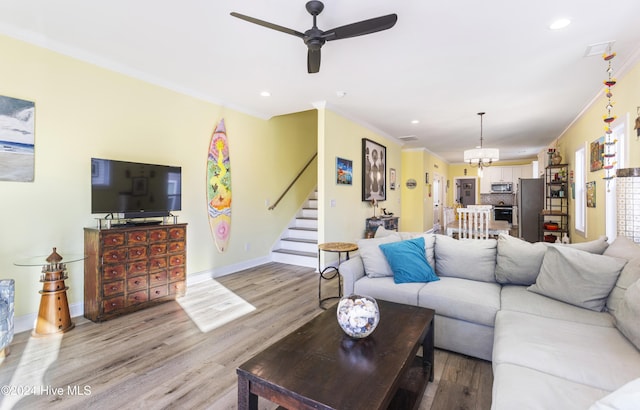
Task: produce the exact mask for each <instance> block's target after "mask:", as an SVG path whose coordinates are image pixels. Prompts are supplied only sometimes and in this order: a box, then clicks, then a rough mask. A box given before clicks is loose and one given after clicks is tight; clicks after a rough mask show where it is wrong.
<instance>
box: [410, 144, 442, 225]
mask: <svg viewBox="0 0 640 410" xmlns="http://www.w3.org/2000/svg"><path fill="white" fill-rule="evenodd" d="M427 173H428V174H429V184H427V183H426V181H425V176H426V175H425V174H427ZM436 174H438V175H440V176H442V178H443V184H444V187H445V188H444V197H443V201H444V202H445V203H444V206H448V205H447V204H448V203H449V199H448V197H449V191H451V188H449V189H448V190H447V189H446V183H447V180H448V179H449V178H450V172H449V166H448V164H447V163H446V162H445V161H444V160H442V159H441V158H440V157H438V156H436V155H433V154H432V153H430V152H428V151H427V150H424V149H415V150H412V149H407V150H403V151H402V176H403V177H402V180H400V182H399V184H400V189H401V192H402V215H403V218H402V220H401V221H400V229H401V230H403V231H412V232H424V231H426V230H428V229H431V228H432V227H433V223H434V193H433V179H434V178H435V176H436ZM409 179H415V181H416V183H417V185H416V187H415V188H413V189H409V188H407V186H406V182H407V180H409ZM449 186H450V187H451V183H450V184H449Z"/></svg>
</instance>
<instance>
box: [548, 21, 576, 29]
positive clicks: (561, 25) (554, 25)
mask: <svg viewBox="0 0 640 410" xmlns="http://www.w3.org/2000/svg"><path fill="white" fill-rule="evenodd" d="M569 24H571V20H569V19H558V20H556V21H554V22H553V23H551V25H550V26H549V28H550V29H551V30H560V29H562V28H565V27H567V26H568V25H569Z"/></svg>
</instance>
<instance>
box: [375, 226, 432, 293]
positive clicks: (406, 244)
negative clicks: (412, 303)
mask: <svg viewBox="0 0 640 410" xmlns="http://www.w3.org/2000/svg"><path fill="white" fill-rule="evenodd" d="M380 249H381V250H382V253H383V254H384V256H385V257H386V258H387V262H388V263H389V266H391V270H392V271H393V281H394V282H395V283H410V282H433V281H436V280H439V278H438V277H437V276H436V274H435V272H434V271H433V268H432V267H431V266H430V265H429V263H427V258H426V256H425V243H424V238H423V237H421V236H419V237H417V238H414V239H407V240H405V241H398V242H392V243H383V244H381V245H380Z"/></svg>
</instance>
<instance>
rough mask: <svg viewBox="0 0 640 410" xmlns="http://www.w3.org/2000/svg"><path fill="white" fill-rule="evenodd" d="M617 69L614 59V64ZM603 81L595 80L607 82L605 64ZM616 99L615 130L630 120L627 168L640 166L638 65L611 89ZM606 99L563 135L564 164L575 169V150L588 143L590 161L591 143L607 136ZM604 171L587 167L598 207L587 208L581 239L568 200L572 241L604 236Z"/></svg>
mask: <svg viewBox="0 0 640 410" xmlns="http://www.w3.org/2000/svg"><path fill="white" fill-rule="evenodd" d="M613 67H614V69H615V59H614V63H613ZM602 68H603V70H602V73H603V78H602V79H597V78H595V79H594V80H593V81H594V82H599V81H600V82H601V81H603V80H604V79H605V77H604V75H606V72H605V70H604V69H605V63H604V62H603V63H602ZM612 92H613V98H612V100H613V101H615V105H614V109H613V113H614V114H615V115H617V116H618V119H617V120H616V121H615V122H614V123H613V124H612V127H613V128H615V127H616V126H618V125H619V124H621V123H622V122H624V121H625V120H626V119H627V118H628V119H629V121H628V122H627V126H626V128H627V133H626V135H627V140H628V141H629V145H628V146H629V150H628V152H629V160H628V162H627V164H626V167H627V168H634V167H640V142H638V139H637V138H636V132H635V130H634V129H633V127H634V124H635V118H636V117H637V116H638V115H637V109H638V106H640V64H636V65H635V66H634V67H633V68H632V69H631V70H630V71H629V72H628V73H626V74H625V75H624V76H622V77H618V82H617V84H616V85H615V86H614V87H613V88H612ZM606 104H607V99H606V97H605V96H604V92H603V93H602V96H601V97H600V98H599V99H597V101H595V102H594V104H593V105H592V106H591V107H590V108H589V109H587V110H586V112H585V113H584V114H583V115H582V116H581V117H580V118H579V119H578V120H577V121H576V122H575V123H574V124H573V125H572V126H571V127H570V128H569V129H568V130H567V131H566V132H565V133H564V134H563V135H562V137H561V138H560V139H559V141H558V149H559V150H560V153H561V155H562V157H563V161H562V162H564V163H568V164H569V169H570V170H573V169H574V155H575V151H576V150H577V149H578V147H580V146H584V144H585V142H586V143H587V150H586V155H587V161H588V158H589V148H588V144H589V143H591V142H592V141H595V140H596V139H598V138H599V137H601V136H603V135H604V126H605V123H604V122H603V116H604V114H606V110H605V106H606ZM603 177H604V170H600V171H596V172H590V171H589V168H588V165H587V176H586V180H587V181H596V207H595V208H587V236H586V237H581V236H580V235H577V234H576V233H575V231H574V230H573V226H574V223H573V219H572V218H573V207H574V201H573V200H572V199H571V197H570V199H569V214H570V218H571V219H570V225H571V232H570V236H571V239H572V241H575V242H580V241H587V240H594V239H597V238H598V237H599V236H600V235H604V234H605V215H606V212H607V210H606V209H605V191H606V184H605V181H604V180H603V179H602V178H603Z"/></svg>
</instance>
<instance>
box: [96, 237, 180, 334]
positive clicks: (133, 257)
mask: <svg viewBox="0 0 640 410" xmlns="http://www.w3.org/2000/svg"><path fill="white" fill-rule="evenodd" d="M186 237H187V225H186V224H171V225H152V226H134V227H126V228H113V229H97V228H85V230H84V251H85V255H86V259H85V262H84V316H85V317H86V318H87V319H90V320H92V321H94V322H97V321H103V320H107V319H110V318H112V317H115V316H119V315H122V314H125V313H129V312H133V311H135V310H139V309H144V308H146V307H149V306H153V305H154V304H157V303H160V302H166V301H168V300H172V299H175V298H176V297H178V296H182V295H184V292H185V283H186V277H185V275H186V259H187V258H186Z"/></svg>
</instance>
